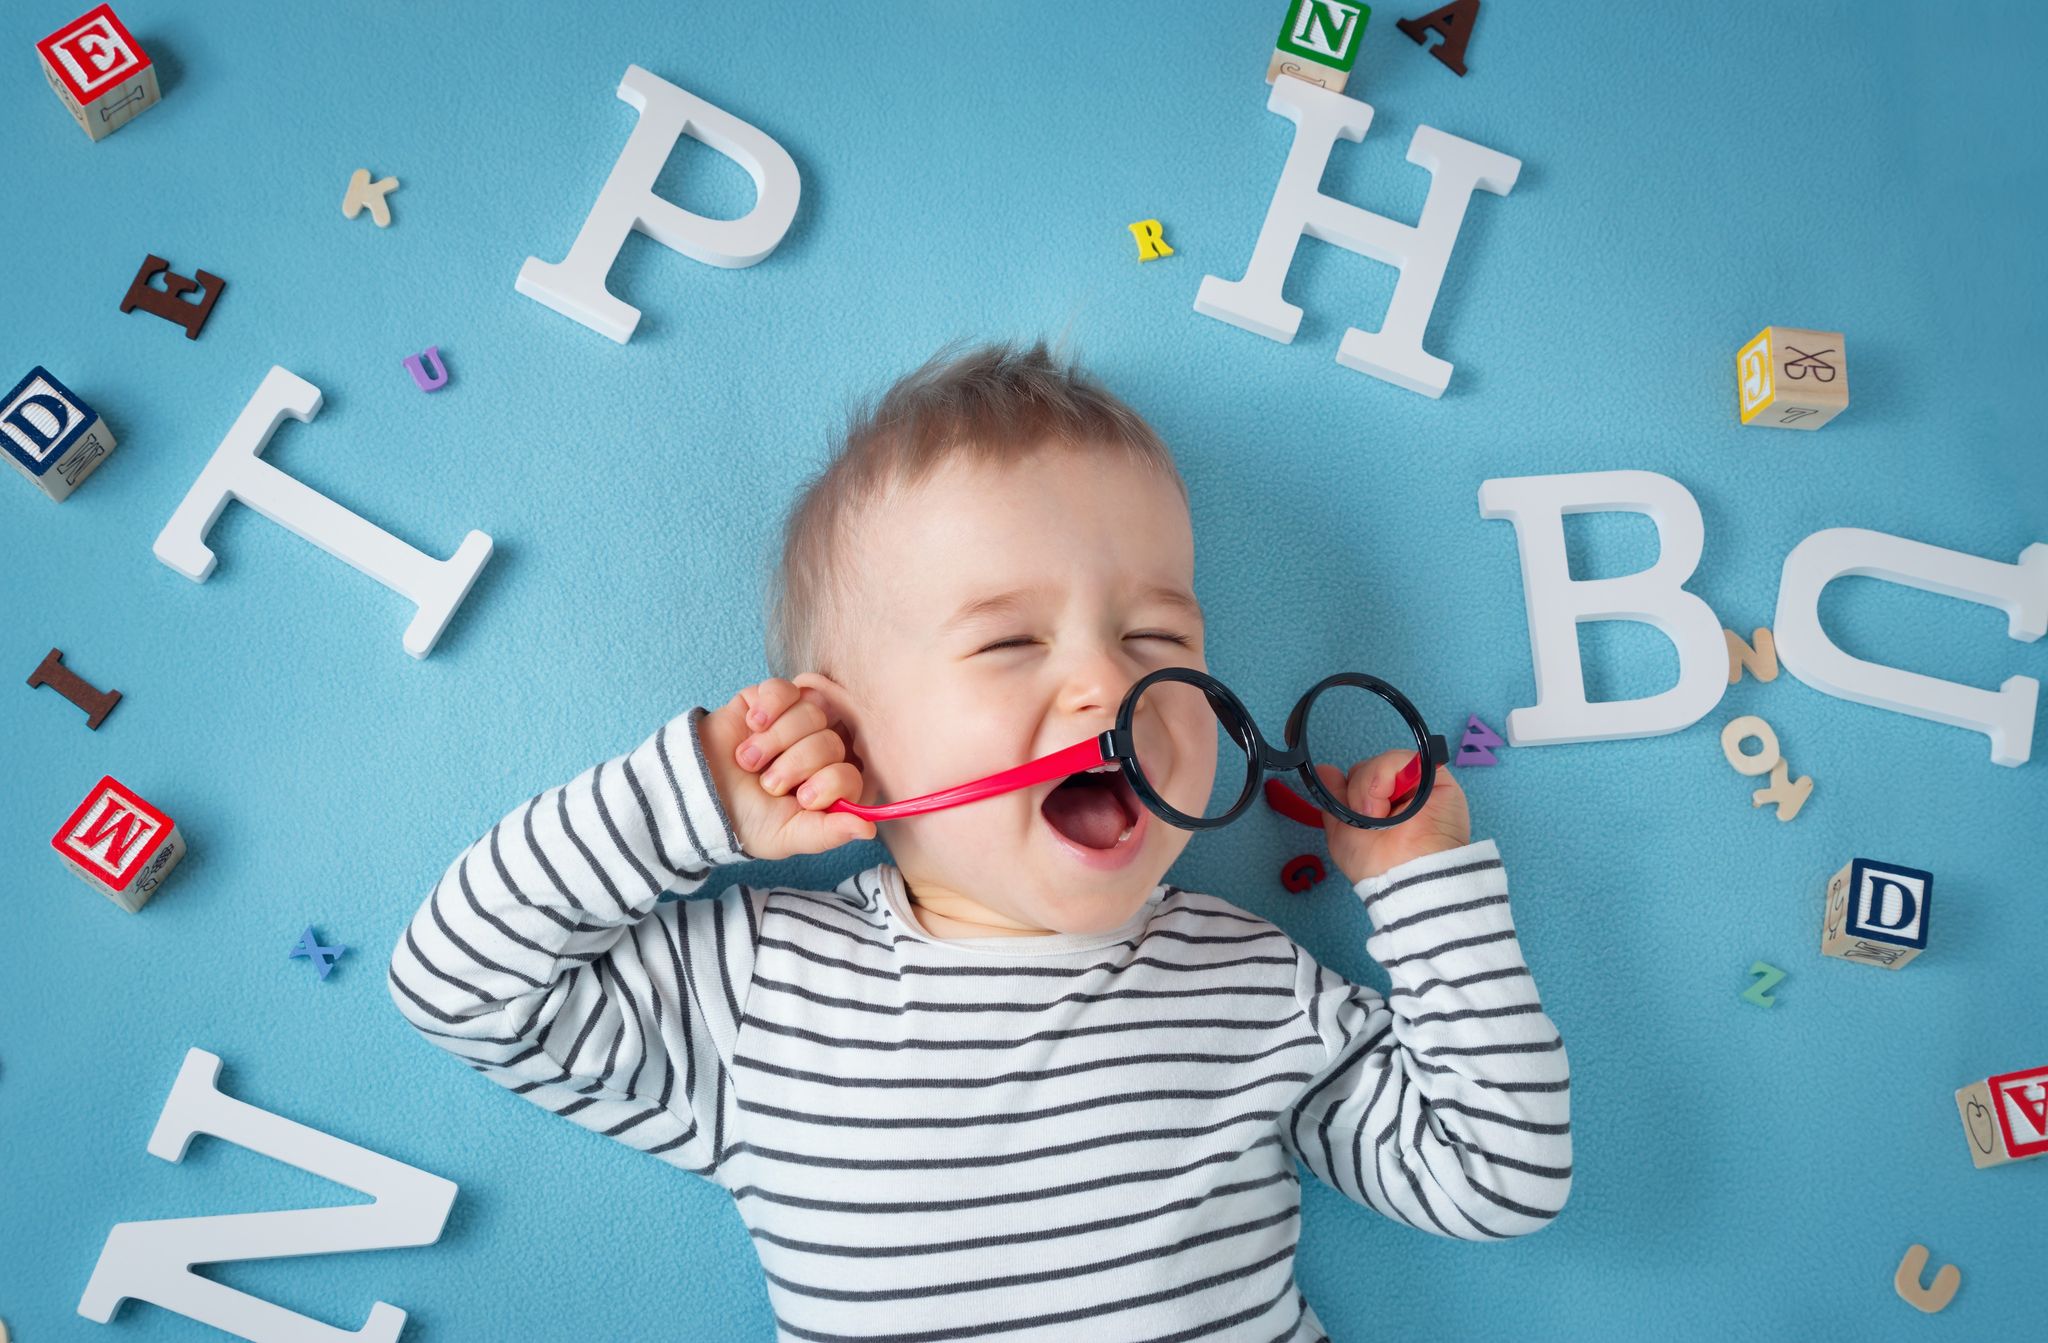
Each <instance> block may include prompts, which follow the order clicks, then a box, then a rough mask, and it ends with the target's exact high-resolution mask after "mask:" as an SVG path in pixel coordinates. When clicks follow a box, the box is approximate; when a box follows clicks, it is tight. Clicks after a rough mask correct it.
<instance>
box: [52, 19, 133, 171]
mask: <svg viewBox="0 0 2048 1343" xmlns="http://www.w3.org/2000/svg"><path fill="white" fill-rule="evenodd" d="M36 55H37V56H39V57H41V58H42V62H43V78H44V79H47V80H49V81H50V88H51V89H52V90H54V91H55V92H56V94H57V97H58V99H59V100H60V101H62V102H63V104H64V106H65V109H66V110H68V111H69V112H70V113H71V116H72V118H73V119H74V120H75V121H77V122H78V124H79V125H80V126H81V127H83V128H84V130H85V133H86V134H87V135H89V136H91V137H92V138H93V139H95V140H101V139H105V138H106V137H107V136H109V135H112V134H113V133H114V132H115V131H117V130H119V129H120V128H121V127H123V126H125V125H127V124H128V123H129V122H130V121H133V120H134V119H135V116H136V114H137V113H139V112H143V111H145V110H147V109H149V108H152V107H155V106H156V103H157V97H158V94H157V87H156V64H155V62H153V61H151V60H150V59H149V53H148V52H146V51H144V50H143V49H142V46H141V44H140V43H138V42H137V41H136V40H135V39H134V38H133V37H132V36H130V35H129V32H128V30H127V29H126V28H124V27H122V25H121V20H119V19H118V18H116V17H114V9H113V6H111V5H101V6H100V7H99V8H97V9H94V10H91V11H89V12H87V13H85V14H81V15H79V16H78V17H77V18H75V19H73V20H72V21H71V22H69V23H67V24H65V25H64V26H63V27H62V28H59V29H58V30H57V31H56V32H54V33H51V34H50V35H49V36H48V37H46V38H44V39H43V40H42V41H40V42H38V43H36Z"/></svg>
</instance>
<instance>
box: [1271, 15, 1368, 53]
mask: <svg viewBox="0 0 2048 1343" xmlns="http://www.w3.org/2000/svg"><path fill="white" fill-rule="evenodd" d="M1371 17H1372V6H1370V5H1353V4H1348V3H1346V0H1288V5H1287V21H1286V22H1285V23H1284V24H1282V25H1281V27H1280V41H1279V42H1278V43H1277V45H1278V46H1279V48H1280V50H1282V51H1285V52H1290V53H1292V54H1293V55H1296V56H1300V57H1302V58H1303V59H1304V60H1310V61H1314V62H1315V63H1316V64H1317V65H1327V66H1329V67H1330V68H1331V69H1332V70H1349V69H1350V68H1351V63H1352V62H1353V61H1355V60H1357V59H1358V39H1359V37H1360V36H1361V35H1363V34H1364V32H1365V22H1366V20H1367V19H1370V18H1371Z"/></svg>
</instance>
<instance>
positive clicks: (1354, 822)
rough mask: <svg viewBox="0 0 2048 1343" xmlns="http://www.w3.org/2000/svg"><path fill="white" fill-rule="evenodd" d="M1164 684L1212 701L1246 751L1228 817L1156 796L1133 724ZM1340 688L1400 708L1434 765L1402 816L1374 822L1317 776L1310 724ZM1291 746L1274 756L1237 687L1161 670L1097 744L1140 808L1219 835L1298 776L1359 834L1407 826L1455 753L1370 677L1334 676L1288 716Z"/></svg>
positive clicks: (1130, 697) (1188, 670)
mask: <svg viewBox="0 0 2048 1343" xmlns="http://www.w3.org/2000/svg"><path fill="white" fill-rule="evenodd" d="M1161 681H1184V682H1186V683H1187V684H1189V685H1192V686H1195V687H1196V688H1198V689H1199V690H1201V691H1202V692H1203V694H1205V695H1206V696H1208V699H1209V705H1210V707H1211V708H1212V709H1214V710H1215V712H1216V718H1217V721H1218V722H1219V723H1221V724H1222V726H1223V730H1224V731H1225V732H1227V733H1228V734H1229V735H1230V737H1231V739H1232V740H1234V741H1235V742H1237V744H1238V745H1239V746H1241V747H1243V748H1244V788H1243V790H1242V791H1241V792H1239V794H1238V796H1237V801H1236V802H1234V803H1232V804H1231V806H1230V808H1229V810H1227V811H1225V812H1223V813H1221V814H1220V815H1216V816H1189V815H1188V814H1187V813H1185V812H1183V811H1180V810H1179V809H1177V808H1175V807H1174V806H1173V805H1172V804H1170V803H1169V802H1167V801H1166V799H1165V798H1163V797H1161V796H1160V795H1159V794H1158V793H1157V792H1156V791H1155V790H1154V789H1153V787H1152V785H1151V783H1150V782H1149V781H1147V780H1146V778H1145V770H1144V767H1143V766H1141V765H1140V764H1139V763H1138V752H1137V746H1136V742H1135V739H1134V737H1133V736H1132V720H1133V718H1134V717H1135V716H1136V714H1137V708H1138V700H1139V698H1140V697H1141V696H1142V695H1143V694H1144V693H1145V690H1146V688H1147V687H1148V686H1152V685H1155V684H1157V683H1159V682H1161ZM1335 686H1355V687H1357V688H1359V689H1361V690H1369V691H1371V692H1372V693H1373V694H1375V695H1378V696H1379V697H1380V698H1381V699H1383V700H1385V701H1386V702H1387V703H1388V704H1389V705H1391V706H1392V707H1393V709H1394V712H1396V713H1398V714H1400V715H1401V720H1402V721H1403V722H1404V723H1406V724H1407V725H1408V730H1409V731H1410V732H1411V733H1413V734H1414V737H1415V750H1416V753H1417V755H1418V756H1419V757H1420V758H1422V759H1426V760H1428V761H1429V765H1430V767H1429V768H1427V769H1423V770H1421V771H1420V777H1419V778H1418V779H1417V781H1416V785H1415V791H1414V792H1413V793H1412V794H1411V795H1410V797H1409V799H1408V801H1407V803H1406V804H1405V805H1403V806H1402V807H1401V808H1400V809H1399V810H1398V811H1394V812H1390V813H1389V814H1388V815H1386V816H1380V817H1372V816H1366V815H1364V814H1362V813H1360V812H1357V811H1353V810H1352V809H1351V808H1350V807H1348V806H1346V805H1345V804H1344V803H1343V802H1342V801H1341V800H1340V799H1339V798H1337V797H1336V795H1335V794H1333V793H1331V792H1330V790H1329V788H1328V787H1326V786H1325V785H1324V783H1323V781H1322V779H1321V777H1320V776H1318V775H1317V774H1316V770H1315V756H1314V754H1313V752H1314V743H1313V742H1311V741H1309V740H1307V739H1306V735H1305V733H1304V731H1303V729H1304V727H1305V725H1306V724H1307V721H1308V711H1309V708H1310V706H1312V705H1313V704H1314V703H1315V701H1316V697H1317V696H1318V695H1320V694H1322V693H1323V692H1324V691H1326V690H1329V689H1331V688H1332V687H1335ZM1283 740H1284V741H1285V743H1286V749H1284V750H1278V751H1276V750H1274V749H1273V747H1272V745H1271V744H1270V743H1269V742H1267V740H1266V738H1265V736H1264V734H1262V733H1261V732H1260V731H1259V725H1258V722H1257V720H1255V719H1254V718H1253V717H1252V714H1251V710H1249V709H1247V708H1245V706H1244V702H1243V701H1242V700H1240V699H1238V697H1237V696H1236V695H1235V694H1233V693H1232V692H1231V689H1230V687H1229V686H1226V685H1224V684H1223V682H1221V681H1219V680H1217V679H1216V678H1215V677H1213V676H1211V675H1210V674H1209V673H1208V672H1205V671H1201V670H1198V669H1197V668H1194V667H1160V668H1158V669H1157V670H1155V671H1150V672H1147V673H1146V674H1145V675H1144V676H1143V677H1142V678H1140V679H1139V681H1138V682H1137V684H1135V685H1133V686H1132V687H1131V688H1130V690H1129V691H1128V692H1126V693H1125V695H1124V698H1123V703H1122V704H1121V705H1119V706H1118V708H1117V713H1116V726H1115V727H1113V728H1110V729H1109V730H1108V731H1106V732H1104V733H1102V734H1101V736H1100V737H1098V738H1097V743H1098V744H1099V746H1100V747H1101V751H1102V758H1103V759H1104V760H1111V761H1115V762H1116V763H1117V765H1118V766H1119V767H1121V769H1122V770H1123V777H1124V778H1125V780H1126V781H1128V782H1129V783H1130V785H1131V791H1132V792H1134V793H1136V794H1137V796H1138V800H1139V801H1140V802H1143V803H1144V804H1145V806H1146V809H1147V810H1149V811H1150V812H1151V813H1152V814H1153V815H1154V816H1157V817H1158V818H1159V819H1160V820H1162V821H1165V822H1166V823H1167V824H1168V825H1172V826H1178V827H1179V828H1180V829H1183V830H1213V829H1215V828H1216V827H1218V826H1223V825H1228V824H1230V823H1231V822H1232V821H1234V820H1236V819H1237V818H1238V817H1239V816H1242V815H1243V814H1244V810H1245V808H1246V807H1249V806H1250V805H1251V804H1252V799H1253V797H1255V796H1256V795H1257V794H1258V791H1259V784H1260V782H1261V781H1262V780H1263V779H1264V778H1265V777H1266V775H1268V774H1274V773H1281V772H1285V771H1288V770H1292V771H1294V774H1295V776H1296V777H1297V778H1298V779H1299V780H1300V781H1301V786H1302V789H1303V791H1305V792H1306V793H1307V794H1308V796H1309V799H1310V800H1311V801H1313V802H1314V803H1315V804H1316V806H1318V807H1320V808H1321V809H1322V810H1324V811H1326V812H1329V813H1330V814H1331V815H1333V816H1335V817H1336V818H1337V819H1338V820H1340V821H1343V822H1344V823H1345V824H1346V825H1351V826H1356V827H1357V828H1359V829H1361V830H1384V829H1386V828H1387V827H1389V826H1395V825H1399V824H1401V823H1402V822H1403V821H1405V820H1407V819H1408V818H1409V817H1411V816H1413V815H1415V814H1416V813H1417V812H1419V811H1421V810H1422V808H1423V807H1424V806H1425V805H1426V804H1427V803H1428V802H1429V795H1430V792H1431V790H1433V789H1434V788H1435V787H1436V766H1438V765H1442V764H1445V763H1446V762H1447V761H1448V760H1449V759H1450V749H1449V747H1448V746H1446V745H1445V743H1444V739H1443V738H1442V737H1441V736H1438V735H1436V734H1434V733H1432V732H1431V731H1430V730H1429V725H1428V724H1427V723H1425V722H1424V721H1423V718H1422V714H1421V713H1420V711H1418V710H1417V709H1416V707H1415V706H1414V704H1412V703H1410V702H1409V699H1408V697H1407V696H1406V695H1404V694H1402V693H1401V692H1400V691H1399V690H1396V689H1395V688H1394V687H1393V686H1391V685H1389V684H1387V683H1386V682H1385V681H1382V680H1381V679H1380V678H1379V677H1377V676H1369V675H1367V674H1366V673H1364V672H1334V673H1332V674H1331V675H1329V676H1325V677H1324V678H1323V679H1322V680H1320V681H1318V682H1316V683H1315V684H1314V685H1313V686H1311V687H1309V690H1308V693H1306V694H1304V695H1303V696H1302V697H1301V698H1300V699H1299V700H1298V701H1296V702H1295V705H1294V711H1293V712H1292V713H1290V714H1288V715H1287V727H1286V731H1285V733H1284V736H1283ZM1330 763H1332V764H1335V765H1337V767H1338V768H1340V769H1343V768H1347V765H1346V763H1345V762H1340V761H1331V762H1330ZM1217 768H1218V769H1219V770H1220V769H1222V768H1223V764H1222V762H1220V761H1219V762H1218V765H1217Z"/></svg>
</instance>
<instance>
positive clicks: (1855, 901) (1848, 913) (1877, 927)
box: [1820, 858, 1934, 970]
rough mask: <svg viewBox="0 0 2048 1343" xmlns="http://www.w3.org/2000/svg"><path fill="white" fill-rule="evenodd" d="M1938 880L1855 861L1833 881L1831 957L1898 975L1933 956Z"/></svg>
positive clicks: (1825, 934)
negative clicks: (1931, 923)
mask: <svg viewBox="0 0 2048 1343" xmlns="http://www.w3.org/2000/svg"><path fill="white" fill-rule="evenodd" d="M1933 903H1934V874H1933V873H1931V872H1922V871H1920V870H1919V869H1918V868H1914V867H1899V866H1898V865H1896V864H1894V863H1877V862H1872V861H1871V860H1870V859H1868V858H1853V859H1851V860H1850V861H1849V865H1848V866H1847V867H1845V868H1843V869H1842V870H1841V871H1840V872H1837V873H1835V875H1834V876H1833V877H1832V878H1831V879H1830V880H1829V881H1828V899H1827V913H1826V916H1825V918H1824V919H1823V920H1822V924H1821V935H1820V949H1821V954H1822V955H1825V956H1839V957H1841V958H1842V959H1843V960H1845V961H1861V962H1863V963H1864V964H1865V965H1881V966H1883V967H1884V968H1885V969H1887V970H1896V969H1898V968H1899V967H1900V966H1902V965H1904V964H1905V963H1906V962H1908V961H1910V960H1912V959H1913V958H1914V957H1915V956H1918V955H1919V954H1920V953H1921V952H1923V951H1925V950H1927V920H1928V915H1929V912H1930V907H1931V906H1932V905H1933Z"/></svg>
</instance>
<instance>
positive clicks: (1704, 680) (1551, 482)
mask: <svg viewBox="0 0 2048 1343" xmlns="http://www.w3.org/2000/svg"><path fill="white" fill-rule="evenodd" d="M1295 82H1296V83H1299V82H1300V81H1299V80H1296V81H1295ZM1614 511H1626V512H1631V513H1646V514H1648V515H1649V517H1650V520H1651V521H1652V522H1654V523H1656V524H1657V546H1658V553H1657V562H1656V563H1655V564H1652V565H1651V566H1650V567H1649V568H1647V569H1644V570H1642V571H1641V572H1639V573H1633V574H1625V575H1623V576H1622V577H1620V578H1589V579H1574V578H1573V577H1572V576H1571V570H1570V569H1569V568H1568V567H1567V563H1566V560H1565V548H1564V515H1565V514H1567V513H1604V512H1614ZM1479 516H1481V517H1483V518H1506V519H1507V520H1508V521H1510V522H1512V523H1513V524H1514V525H1515V541H1516V543H1517V545H1518V546H1519V547H1520V549H1521V555H1522V591H1523V595H1524V597H1525V599H1526V601H1527V603H1528V608H1529V651H1530V653H1531V655H1532V656H1533V657H1534V659H1535V663H1536V703H1535V704H1534V705H1532V706H1531V707H1529V708H1526V709H1515V710H1513V711H1512V712H1510V713H1509V714H1508V720H1507V733H1508V741H1509V742H1511V743H1512V744H1514V745H1516V746H1545V745H1553V744H1557V743H1561V742H1574V741H1611V740H1614V739H1616V738H1621V737H1654V736H1657V735H1658V734H1660V733H1665V732H1677V731H1679V730H1680V729H1682V728H1687V727H1690V726H1692V725H1693V724H1694V723H1697V722H1698V721H1699V720H1700V719H1701V718H1702V717H1704V716H1705V715H1706V713H1707V712H1708V711H1709V710H1710V709H1712V708H1713V707H1714V706H1715V705H1716V704H1718V703H1720V702H1721V696H1722V694H1723V693H1725V692H1726V691H1727V689H1728V678H1727V667H1728V649H1727V645H1726V643H1724V642H1723V640H1722V638H1721V622H1720V621H1719V620H1718V619H1717V618H1716V617H1715V615H1714V612H1713V610H1712V609H1711V608H1709V607H1708V605H1707V604H1706V603H1705V602H1704V601H1702V600H1700V598H1699V597H1697V596H1695V595H1694V594H1693V593H1690V592H1687V591H1686V590H1685V586H1684V585H1685V581H1686V579H1688V578H1690V577H1692V573H1693V570H1694V569H1695V568H1697V567H1698V565H1699V562H1700V551H1701V549H1702V548H1703V547H1704V545H1705V543H1706V529H1705V527H1704V525H1703V524H1702V523H1701V521H1700V508H1699V504H1698V503H1696V502H1695V501H1694V499H1693V497H1692V493H1691V491H1689V490H1687V489H1686V488H1685V486H1683V485H1681V484H1679V483H1678V482H1677V481H1675V480H1672V479H1671V478H1670V477H1668V476H1660V475H1658V474H1656V473H1655V472H1652V471H1588V472H1584V473H1582V474H1578V475H1568V476H1518V477H1514V478H1511V479H1503V480H1489V481H1486V482H1485V483H1484V484H1482V485H1481V486H1480V487H1479ZM1587 620H1639V621H1642V622H1643V623H1645V624H1649V625H1654V626H1656V627H1657V628H1658V629H1660V630H1662V631H1663V632H1664V634H1665V637H1667V638H1669V639H1670V640H1671V643H1672V645H1673V646H1674V647H1675V648H1677V650H1678V684H1676V685H1674V686H1672V687H1671V689H1669V690H1665V691H1661V692H1659V693H1658V694H1655V695H1650V696H1647V697H1646V698H1643V699H1628V700H1607V701H1602V702H1600V703H1597V704H1595V703H1588V702H1587V700H1586V677H1585V669H1584V668H1583V667H1581V666H1580V664H1579V623H1580V622H1581V621H1587ZM1782 645H1783V640H1782V638H1781V640H1780V647H1781V649H1782Z"/></svg>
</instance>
